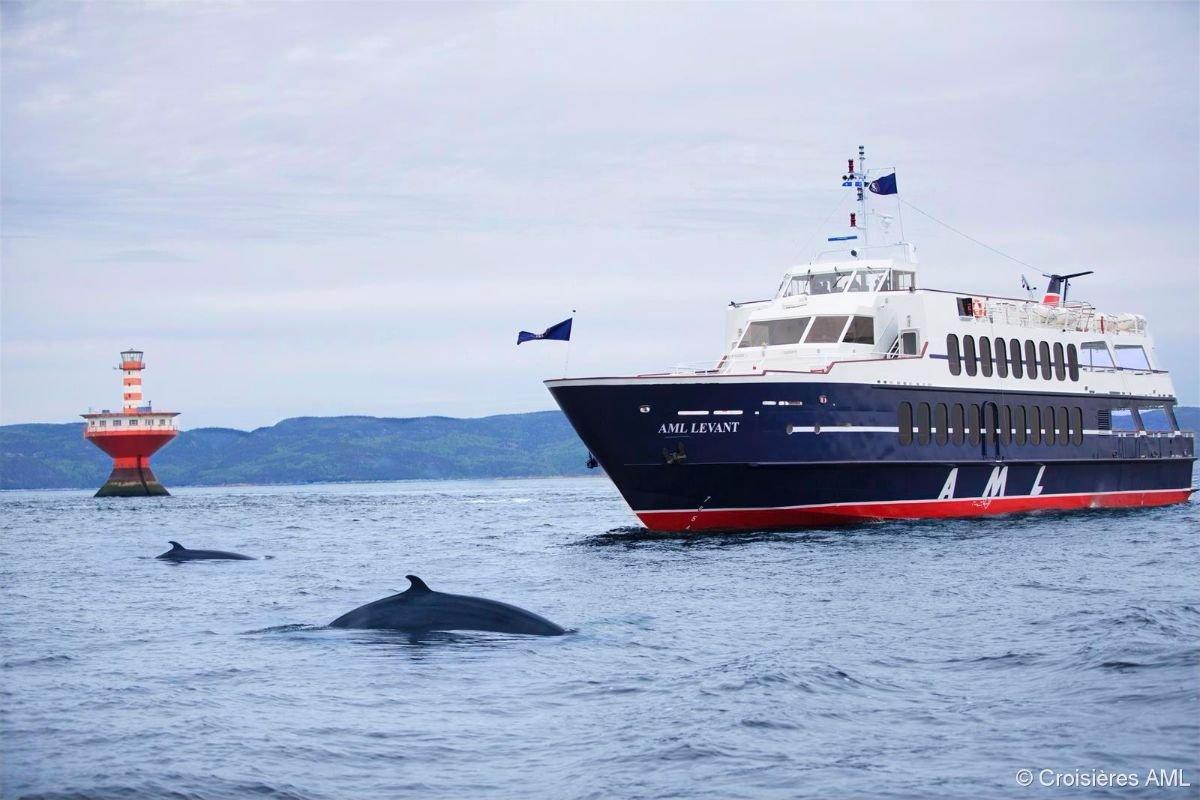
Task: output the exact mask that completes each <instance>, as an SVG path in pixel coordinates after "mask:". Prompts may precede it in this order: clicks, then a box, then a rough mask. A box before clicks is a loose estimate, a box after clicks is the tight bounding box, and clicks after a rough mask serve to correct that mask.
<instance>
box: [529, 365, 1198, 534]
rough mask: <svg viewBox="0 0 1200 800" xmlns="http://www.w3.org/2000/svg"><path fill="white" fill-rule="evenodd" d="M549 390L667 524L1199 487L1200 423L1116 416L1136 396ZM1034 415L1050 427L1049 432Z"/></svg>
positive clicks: (1085, 503) (1183, 491)
mask: <svg viewBox="0 0 1200 800" xmlns="http://www.w3.org/2000/svg"><path fill="white" fill-rule="evenodd" d="M550 391H551V393H552V394H553V396H554V398H555V400H556V401H557V402H558V404H559V406H560V407H561V408H562V409H563V411H564V412H565V413H566V415H567V417H568V419H569V420H570V421H571V424H572V425H573V426H574V427H575V430H576V432H577V433H578V434H579V436H580V438H581V439H582V440H583V442H584V444H585V445H586V446H587V447H588V449H589V450H590V451H591V453H592V454H593V455H594V456H595V457H596V459H597V461H598V462H599V464H600V465H601V466H602V467H603V468H604V470H605V471H606V472H607V473H608V475H609V476H610V477H611V478H612V480H613V482H614V483H615V484H616V486H617V488H618V489H619V490H620V492H621V494H622V495H623V496H624V498H625V500H626V501H627V502H628V503H629V505H630V507H631V508H632V509H633V510H634V512H635V513H636V514H637V515H638V516H639V517H640V518H641V519H642V521H643V522H644V523H645V524H646V525H647V526H648V527H650V528H653V529H659V530H684V529H689V530H697V529H712V528H722V529H740V528H762V527H799V526H806V525H826V524H836V523H839V522H854V521H859V520H864V519H888V518H921V517H948V516H974V515H980V514H995V513H1007V512H1013V511H1026V510H1035V509H1053V508H1057V509H1071V508H1087V507H1097V506H1143V505H1162V504H1166V503H1174V502H1181V501H1184V500H1186V499H1187V498H1188V496H1189V495H1190V493H1191V491H1192V489H1191V476H1192V462H1193V460H1194V444H1193V441H1194V440H1193V438H1192V436H1191V434H1188V433H1181V432H1176V431H1162V432H1149V433H1147V432H1142V433H1139V432H1136V431H1131V432H1128V433H1126V432H1117V431H1111V430H1108V429H1106V428H1105V425H1106V423H1107V422H1108V420H1109V419H1110V418H1111V413H1112V411H1113V409H1114V408H1115V407H1117V406H1119V405H1120V404H1126V405H1128V404H1129V403H1130V402H1131V399H1130V398H1110V397H1103V396H1096V395H1080V394H1055V393H1046V392H1005V393H1003V394H1002V395H1001V394H998V393H994V392H975V391H962V390H942V389H936V388H930V387H920V388H914V387H892V386H864V385H859V384H837V383H813V382H803V383H802V382H796V383H779V382H767V381H748V382H741V383H737V382H713V381H711V380H710V381H707V382H706V381H705V380H704V379H695V380H692V381H680V382H673V383H664V382H659V381H638V380H636V379H633V380H631V381H630V382H627V383H614V384H605V383H588V382H554V383H553V384H552V385H551V387H550ZM1144 399H1145V400H1146V401H1147V402H1154V403H1156V404H1162V403H1163V399H1162V398H1144ZM1136 400H1137V398H1133V401H1136ZM905 404H907V407H908V411H909V416H908V417H906V415H905V411H904V406H905ZM1035 407H1036V408H1037V411H1034V410H1033V409H1034V408H1035ZM913 409H916V412H915V413H916V416H917V417H918V420H920V419H922V418H923V419H924V420H925V421H926V422H925V424H924V426H922V424H921V423H920V421H918V422H917V423H916V424H915V425H914V424H913V422H912V420H911V414H912V410H913ZM1049 409H1052V410H1049ZM680 412H683V413H682V414H681V413H680ZM939 414H945V416H944V417H940V418H939V417H938V415H939ZM956 414H961V415H962V416H961V417H959V419H961V420H964V421H965V424H963V425H960V431H961V432H960V433H959V434H958V435H957V436H956V435H954V434H953V431H954V422H953V421H954V419H955V415H956ZM972 414H974V419H975V422H974V423H972V422H971V421H970V420H971V419H972ZM922 415H925V416H924V417H922ZM1035 416H1036V418H1037V419H1038V420H1041V421H1042V424H1041V425H1040V426H1038V427H1042V428H1048V429H1049V430H1048V432H1047V434H1045V435H1040V433H1039V435H1038V436H1037V437H1036V438H1037V440H1038V441H1037V443H1036V444H1035V443H1033V438H1035V437H1033V436H1030V435H1028V431H1029V430H1030V429H1031V428H1032V427H1034V425H1035V423H1032V422H1031V420H1033V419H1034V418H1035ZM1051 420H1053V422H1052V421H1051ZM1059 420H1061V421H1062V422H1063V424H1062V425H1059V424H1058V421H1059ZM1020 421H1024V422H1023V423H1022V422H1020ZM938 422H941V425H940V428H941V432H940V433H939V432H938V428H939V426H938V424H937V423H938ZM906 425H907V427H908V429H909V430H911V431H912V433H911V436H909V437H906V436H905V435H904V434H903V430H904V429H905V427H906ZM922 427H923V428H924V430H922ZM1018 429H1020V430H1021V435H1019V436H1018V435H1016V433H1015V431H1016V430H1018Z"/></svg>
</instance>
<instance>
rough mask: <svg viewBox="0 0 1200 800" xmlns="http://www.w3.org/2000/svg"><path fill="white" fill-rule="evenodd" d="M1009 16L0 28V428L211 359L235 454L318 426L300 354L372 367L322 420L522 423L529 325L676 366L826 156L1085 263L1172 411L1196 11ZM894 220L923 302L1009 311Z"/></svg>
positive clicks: (801, 222)
mask: <svg viewBox="0 0 1200 800" xmlns="http://www.w3.org/2000/svg"><path fill="white" fill-rule="evenodd" d="M1011 9H1012V7H1011V6H1004V5H986V4H970V5H968V4H956V5H955V4H915V5H914V4H878V5H870V4H868V5H862V6H845V5H836V4H816V3H814V4H777V3H772V4H763V5H752V6H746V5H744V4H739V5H733V4H691V5H688V6H686V7H684V6H678V5H672V4H621V5H609V4H562V5H546V4H472V3H453V4H392V3H373V2H356V3H352V4H347V3H321V2H312V3H304V4H300V5H296V4H291V3H271V2H258V3H248V4H242V3H210V4H162V3H149V4H135V3H121V4H67V5H63V4H5V5H4V6H3V10H2V11H0V13H2V14H3V20H2V22H3V24H2V25H0V37H2V41H0V47H2V49H3V58H2V59H0V61H2V63H0V69H2V71H3V74H2V76H0V77H2V78H3V83H4V87H5V90H4V94H3V96H2V97H0V124H3V128H4V132H5V135H4V139H3V144H2V147H0V167H2V169H3V175H4V181H3V186H2V190H3V212H4V215H3V216H4V223H3V239H2V240H0V242H2V244H0V246H2V248H3V251H2V252H0V256H2V257H3V270H4V272H3V280H4V284H3V297H2V304H3V308H2V310H3V312H4V313H3V322H2V325H3V353H4V359H3V367H2V368H3V371H4V377H5V383H6V385H13V384H11V383H10V381H12V380H13V379H14V378H15V377H19V378H20V381H21V383H20V385H22V386H25V387H28V388H25V389H23V390H22V391H21V392H20V393H14V392H11V391H9V392H5V393H4V397H3V413H4V415H5V417H6V418H9V419H42V418H45V417H46V415H47V414H58V415H62V414H65V413H68V412H71V411H72V409H75V408H76V407H77V406H79V405H81V404H86V402H99V399H97V397H96V395H99V398H100V399H102V398H103V397H105V396H107V395H106V394H105V393H106V392H108V391H109V389H108V388H106V387H107V384H105V383H104V381H105V380H106V379H107V378H108V377H109V376H108V375H107V374H104V373H103V372H102V371H97V367H96V359H97V358H98V357H99V355H98V354H100V352H101V351H97V350H93V349H91V348H92V347H93V345H96V344H97V343H98V342H103V341H107V340H109V339H111V340H112V345H113V346H112V348H110V349H115V348H119V347H122V346H125V345H127V344H128V343H129V342H131V341H136V342H139V343H140V344H141V346H143V347H145V348H146V349H147V350H148V351H149V352H150V353H151V354H152V355H154V356H155V358H156V361H155V363H156V365H159V367H158V368H161V369H164V370H166V369H168V367H167V364H169V363H172V362H171V359H180V361H179V364H181V365H187V367H188V369H192V372H189V371H188V369H184V368H183V367H182V366H181V367H180V368H179V369H178V370H177V371H176V372H173V373H171V374H170V376H169V377H170V381H171V382H170V383H167V381H166V376H164V377H163V379H162V380H163V383H162V384H161V385H163V386H164V389H165V388H166V387H167V386H170V387H171V388H172V390H173V391H174V393H175V402H174V403H173V404H175V405H177V406H179V407H184V408H191V409H199V408H200V407H201V404H203V407H204V408H205V409H216V408H218V406H217V405H213V404H214V403H216V402H217V401H216V400H215V399H214V396H213V394H212V392H211V391H210V386H211V385H212V383H213V382H214V381H215V380H216V378H215V377H214V376H213V375H212V374H208V373H205V372H203V371H202V370H198V369H195V366H196V365H200V364H209V363H211V362H210V360H209V358H208V357H207V356H206V355H205V354H206V353H208V352H214V353H217V354H222V355H223V354H225V353H227V352H228V350H229V348H230V346H231V343H238V344H240V347H241V348H242V350H243V355H242V356H241V363H245V364H253V365H254V369H255V371H256V374H255V380H250V381H244V382H242V383H241V385H242V386H243V387H245V388H244V389H243V392H242V394H241V395H240V397H239V402H238V403H237V404H233V405H224V406H220V413H221V414H228V415H229V416H228V417H221V418H214V419H212V420H211V421H212V422H214V423H219V424H236V425H252V424H258V423H261V422H267V421H270V420H271V419H273V418H274V417H275V412H276V411H278V412H280V413H282V412H283V411H284V410H285V409H286V411H287V412H288V413H304V412H305V411H306V410H311V409H314V408H316V407H317V406H318V405H320V406H321V407H326V406H325V405H322V404H335V403H336V399H330V398H328V397H327V396H326V394H325V390H324V389H323V386H324V385H325V384H324V378H323V377H322V376H321V375H320V370H319V367H318V366H315V365H317V364H319V363H320V360H319V359H320V358H335V354H337V353H371V354H372V358H371V359H358V358H353V359H346V358H344V357H343V358H338V359H337V360H338V363H340V364H342V365H343V369H345V370H346V371H348V373H349V374H350V377H351V378H352V379H353V380H354V381H355V383H356V385H359V386H370V387H371V390H370V391H369V392H363V393H361V394H358V395H356V396H355V398H354V402H355V403H356V404H358V405H356V407H355V410H357V411H366V412H371V411H373V410H377V411H379V412H384V411H387V412H394V413H409V412H414V413H415V410H416V409H418V408H421V409H424V408H428V407H430V406H431V405H434V404H435V403H436V402H444V403H447V404H448V407H449V406H453V407H454V408H455V409H457V410H458V411H459V412H461V413H480V414H482V413H487V412H490V411H492V410H494V407H504V408H505V409H507V410H515V409H516V408H518V407H520V404H521V403H529V404H532V405H533V407H546V406H548V405H549V402H550V401H549V399H548V397H547V396H546V395H545V394H544V392H543V391H542V389H541V387H540V383H539V380H538V379H539V378H540V377H542V376H544V375H545V374H546V373H545V372H544V371H542V370H543V369H545V368H548V365H547V364H546V363H542V362H541V361H540V359H541V358H542V355H541V354H538V355H534V356H531V355H529V354H521V356H520V358H519V360H518V359H517V357H516V356H515V355H514V354H513V353H512V352H511V351H510V350H509V347H510V341H509V340H510V338H511V336H510V334H511V333H512V332H515V330H516V329H517V328H519V327H529V326H535V327H536V326H537V325H539V324H541V325H543V326H544V324H549V323H551V322H554V321H557V319H560V318H561V313H562V309H563V308H571V307H578V308H580V309H581V312H582V313H583V314H584V316H583V317H582V318H581V319H583V320H587V321H586V323H585V322H581V324H580V326H579V341H577V342H575V343H574V344H573V355H572V369H573V370H575V369H578V370H593V369H594V370H597V371H605V372H614V371H617V372H623V371H626V370H629V369H640V368H649V367H652V366H655V364H654V363H652V362H654V361H655V360H661V361H664V362H670V361H686V360H693V359H697V358H702V357H707V356H708V355H710V354H713V353H715V352H716V351H718V350H719V348H720V346H721V338H722V330H723V328H722V317H721V314H722V308H723V306H724V304H725V302H727V301H728V300H730V299H733V298H741V299H744V298H751V297H760V296H763V295H764V294H768V293H770V292H771V291H772V290H773V289H774V287H775V286H776V285H777V283H778V278H779V274H780V273H781V272H782V270H783V268H784V267H786V266H788V265H790V264H793V263H797V262H802V261H805V260H807V259H808V258H809V257H810V256H811V254H812V249H813V248H815V247H817V246H819V245H817V244H815V242H819V241H820V237H819V236H814V234H815V233H817V230H816V229H817V227H818V224H819V223H820V221H821V220H822V219H824V218H826V216H827V215H828V214H829V213H830V210H831V209H832V208H834V207H835V204H836V201H837V199H838V196H839V195H838V192H839V191H840V190H839V189H838V187H837V181H836V180H835V178H836V177H837V175H838V174H840V173H839V170H840V169H841V168H842V167H843V166H844V163H843V159H844V158H845V157H846V155H848V154H849V153H850V152H851V151H852V150H853V148H854V147H855V146H857V145H858V144H859V143H863V144H866V145H868V146H869V148H870V153H871V157H872V158H873V159H875V160H874V161H873V162H872V163H875V164H883V163H891V164H895V165H896V166H897V168H898V169H899V170H900V172H901V186H902V189H903V191H904V193H905V197H906V198H908V199H909V200H911V201H912V202H913V203H915V204H916V205H917V206H919V207H921V208H923V209H926V210H928V211H929V212H931V213H933V214H935V215H936V216H937V217H938V218H940V219H943V220H945V221H946V222H948V223H950V224H952V225H954V226H955V227H957V228H960V229H961V230H964V231H967V232H968V233H970V234H971V235H973V236H975V237H977V238H979V239H981V240H983V241H986V242H988V243H989V244H990V245H992V246H994V247H997V248H1000V249H1002V250H1004V251H1005V252H1008V253H1011V254H1013V255H1014V256H1016V257H1018V258H1021V259H1022V260H1025V261H1028V262H1030V263H1033V264H1037V265H1040V266H1044V267H1045V268H1046V270H1047V271H1063V270H1065V269H1069V270H1070V271H1076V268H1082V269H1086V268H1097V269H1098V271H1099V274H1098V275H1097V276H1096V277H1095V278H1093V279H1090V283H1089V284H1088V285H1087V286H1086V287H1085V286H1083V285H1081V286H1080V287H1079V289H1080V290H1081V291H1086V292H1088V294H1089V295H1090V297H1091V299H1093V300H1094V301H1095V302H1096V303H1097V305H1100V306H1101V307H1109V308H1115V309H1116V310H1134V311H1139V312H1143V313H1145V314H1146V315H1147V316H1148V317H1149V319H1150V324H1151V328H1152V330H1153V331H1154V332H1155V333H1156V334H1157V335H1158V337H1159V348H1160V354H1163V355H1164V356H1166V357H1169V358H1170V365H1171V366H1172V367H1173V368H1174V369H1175V370H1176V378H1177V382H1178V389H1179V392H1180V394H1181V396H1183V397H1184V398H1185V399H1188V400H1191V401H1200V376H1198V375H1197V361H1198V359H1197V358H1196V352H1195V348H1196V338H1197V337H1196V335H1195V334H1196V331H1195V322H1194V320H1195V319H1197V314H1198V313H1200V309H1198V308H1197V302H1198V295H1200V275H1198V274H1197V270H1196V268H1195V264H1196V263H1197V261H1198V259H1200V252H1198V248H1197V243H1196V241H1195V220H1196V219H1197V217H1198V215H1200V203H1198V202H1197V191H1196V189H1195V187H1196V186H1200V164H1198V161H1197V153H1196V148H1195V142H1196V141H1197V140H1198V138H1200V128H1198V124H1197V120H1198V119H1200V108H1198V101H1197V98H1198V97H1200V78H1198V77H1197V76H1198V75H1200V61H1198V57H1197V47H1196V44H1197V42H1196V39H1197V36H1196V33H1195V32H1196V30H1197V22H1198V12H1197V6H1195V5H1194V4H1190V5H1189V4H1180V5H1137V6H1134V5H1051V4H1039V5H1031V6H1022V13H1021V14H1019V15H1018V14H1013V13H1012V11H1011ZM864 40H865V41H867V42H869V44H863V41H864ZM904 224H905V227H906V231H907V233H908V234H909V238H911V239H912V240H914V241H916V242H917V243H918V245H919V246H920V248H921V253H922V257H923V259H924V262H925V263H924V266H923V274H922V280H923V281H924V283H925V284H926V285H945V284H955V285H958V284H960V283H963V282H968V281H969V283H970V285H971V286H972V287H977V288H978V289H980V290H992V291H1001V290H1009V289H1011V288H1012V287H1013V286H1015V285H1016V280H1017V275H1018V274H1019V272H1020V271H1022V268H1020V267H1017V266H1016V265H1013V264H1011V263H1010V262H1007V261H1005V260H1004V259H1002V258H1000V257H998V256H996V255H994V254H992V253H990V252H988V251H986V250H981V249H980V248H978V247H976V246H974V245H972V244H970V243H969V242H967V241H965V240H963V239H961V238H960V237H957V236H956V235H954V234H952V233H950V232H948V231H947V230H945V229H943V228H940V227H939V226H937V225H936V224H934V223H932V222H929V221H928V220H924V219H922V218H920V217H919V215H916V214H911V215H907V214H906V215H905V218H904ZM810 242H813V243H814V244H812V245H811V247H806V244H807V243H810ZM116 265H119V267H120V268H119V269H115V268H114V267H115V266H116ZM1135 275H1136V279H1135V278H1134V277H1133V276H1135ZM122 287H126V290H122ZM431 337H436V339H437V345H436V348H435V347H434V346H433V345H428V344H427V343H428V342H429V341H430V339H431ZM380 341H383V342H387V343H388V346H389V347H392V348H394V356H393V357H392V359H388V357H387V355H386V353H385V351H384V350H382V349H381V348H380V347H379V346H378V344H377V343H378V342H380ZM448 343H452V344H453V346H454V347H458V348H460V349H461V356H460V357H459V358H454V357H453V355H452V353H453V349H452V348H451V347H450V345H449V344H448ZM54 347H60V348H62V350H61V352H60V353H59V356H58V357H57V358H56V359H54V360H53V363H50V362H48V361H47V360H46V359H45V358H44V354H45V353H46V352H47V349H53V348H54ZM72 348H74V349H72ZM259 352H261V353H263V354H267V353H269V357H268V356H266V355H263V356H262V357H259V355H258V353H259ZM158 353H161V355H158ZM289 353H291V355H289ZM435 353H436V355H434V354H435ZM37 354H41V355H37ZM103 358H104V359H106V358H108V355H106V354H105V355H103ZM101 360H102V361H103V359H101ZM380 360H381V361H382V362H383V363H388V362H389V361H391V360H395V361H399V362H402V363H404V364H406V365H409V366H410V367H411V368H412V369H413V370H414V373H415V374H414V375H413V376H404V377H400V376H398V375H393V374H391V373H383V372H382V371H381V367H380V363H381V361H380ZM104 363H107V362H104ZM464 364H470V370H467V369H464V368H463V365H464ZM659 366H661V364H659ZM172 369H174V368H172ZM52 371H53V372H52ZM309 371H311V373H312V377H311V378H310V377H309ZM63 373H65V374H66V375H68V376H72V380H74V381H75V383H74V384H72V383H71V382H70V381H66V380H65V379H64V378H61V377H60V374H63ZM81 374H97V375H98V377H96V378H95V381H94V383H88V384H86V385H85V386H79V385H78V376H79V375H81ZM418 376H419V377H418ZM152 379H153V378H152ZM218 382H219V381H218ZM85 390H86V391H88V392H92V393H93V394H91V395H89V396H88V397H87V398H84V397H81V396H80V395H81V394H82V393H83V392H84V391H85ZM447 398H451V399H447ZM435 399H436V400H435ZM346 402H349V401H348V400H347V401H346ZM194 413H199V412H198V411H196V412H194ZM206 413H207V412H206Z"/></svg>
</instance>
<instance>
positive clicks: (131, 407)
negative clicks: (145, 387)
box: [120, 350, 146, 414]
mask: <svg viewBox="0 0 1200 800" xmlns="http://www.w3.org/2000/svg"><path fill="white" fill-rule="evenodd" d="M143 355H145V354H144V353H143V352H142V351H141V350H122V351H121V367H120V369H121V374H122V376H123V377H122V378H121V382H122V384H123V386H122V390H123V391H124V393H125V397H124V401H125V407H124V412H125V413H126V414H136V413H138V410H139V409H140V408H141V407H142V370H144V369H145V368H146V362H145V361H143V360H142V356H143Z"/></svg>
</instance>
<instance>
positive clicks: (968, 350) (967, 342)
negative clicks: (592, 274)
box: [963, 336, 979, 376]
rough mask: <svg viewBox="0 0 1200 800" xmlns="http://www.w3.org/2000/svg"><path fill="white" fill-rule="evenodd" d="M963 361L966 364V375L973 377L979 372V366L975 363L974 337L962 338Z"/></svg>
mask: <svg viewBox="0 0 1200 800" xmlns="http://www.w3.org/2000/svg"><path fill="white" fill-rule="evenodd" d="M963 360H964V361H966V362H967V374H968V375H971V376H974V375H975V374H976V373H978V372H979V365H978V364H977V363H976V362H975V337H974V336H964V337H963Z"/></svg>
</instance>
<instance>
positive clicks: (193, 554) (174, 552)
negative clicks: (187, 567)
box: [157, 541, 254, 561]
mask: <svg viewBox="0 0 1200 800" xmlns="http://www.w3.org/2000/svg"><path fill="white" fill-rule="evenodd" d="M167 544H169V545H171V549H170V550H168V551H167V552H165V553H163V554H162V555H160V556H157V558H161V559H164V560H166V561H212V560H217V559H224V560H227V561H253V560H254V557H253V556H244V555H242V554H241V553H228V552H226V551H224V550H189V549H187V548H186V547H184V546H183V545H181V544H180V543H179V542H174V541H171V542H167Z"/></svg>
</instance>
